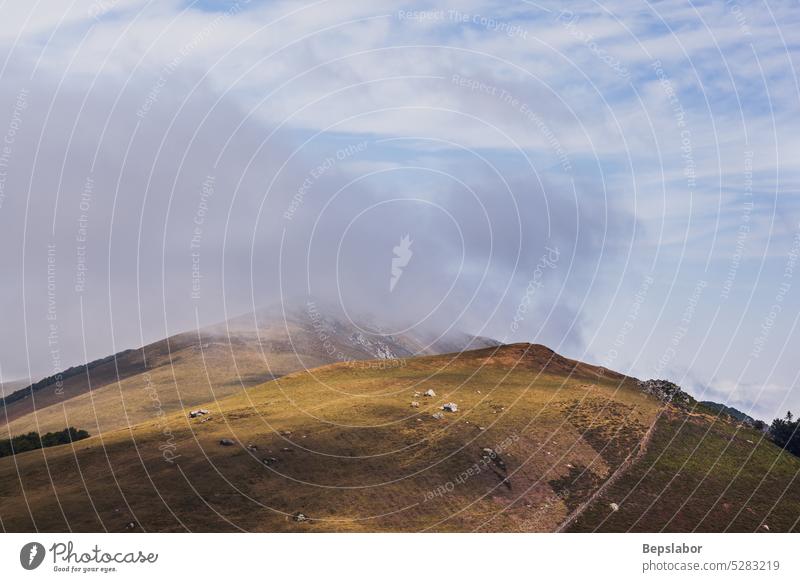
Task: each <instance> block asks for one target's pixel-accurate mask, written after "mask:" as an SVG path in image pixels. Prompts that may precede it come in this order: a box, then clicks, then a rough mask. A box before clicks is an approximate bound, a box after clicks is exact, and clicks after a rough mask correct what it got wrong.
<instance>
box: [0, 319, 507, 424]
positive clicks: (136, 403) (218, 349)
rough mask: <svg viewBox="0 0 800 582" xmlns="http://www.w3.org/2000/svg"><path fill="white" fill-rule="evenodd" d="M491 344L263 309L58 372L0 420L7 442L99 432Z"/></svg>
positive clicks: (3, 410)
mask: <svg viewBox="0 0 800 582" xmlns="http://www.w3.org/2000/svg"><path fill="white" fill-rule="evenodd" d="M493 343H496V342H493V340H488V339H486V338H474V337H472V336H467V335H465V334H455V333H454V334H452V336H449V337H447V338H439V339H438V340H437V341H435V342H434V341H433V340H425V341H424V340H423V339H421V338H419V337H415V336H410V335H400V336H380V335H370V334H366V333H364V332H361V331H360V330H359V329H358V328H356V327H355V326H354V325H353V324H352V323H350V322H347V321H342V320H340V319H337V318H336V317H334V316H331V315H330V314H328V313H327V312H324V311H323V310H322V309H321V308H318V307H316V306H312V307H309V308H308V309H307V310H297V309H295V310H294V311H292V312H291V313H283V312H275V311H274V310H272V311H265V312H259V313H257V314H254V315H246V316H240V317H236V318H234V319H232V320H230V321H228V322H226V323H222V324H218V325H214V326H210V327H207V328H203V329H202V330H200V332H199V333H198V332H195V333H183V334H178V335H175V336H172V337H170V338H167V339H165V340H162V341H159V342H155V343H152V344H149V345H147V346H145V347H143V348H141V349H137V350H126V351H124V352H120V353H119V354H117V355H116V356H109V357H106V358H103V359H101V360H97V361H95V362H92V363H90V364H88V365H86V366H77V367H74V368H70V369H69V370H65V371H64V372H63V373H62V375H61V377H60V378H56V377H52V378H48V379H45V380H42V381H39V382H37V383H36V384H34V385H33V386H32V387H30V388H28V389H27V390H22V391H18V392H16V393H14V394H12V395H10V396H8V397H7V398H5V399H4V402H3V405H2V406H0V422H2V423H4V424H7V428H6V429H5V430H4V431H3V432H4V434H6V435H9V436H11V435H17V434H23V433H27V432H30V431H37V432H47V431H54V430H60V429H63V428H64V427H65V426H77V427H80V428H83V429H85V430H88V431H89V432H90V433H92V434H101V433H106V432H109V431H113V430H116V429H120V428H124V427H127V426H130V425H133V424H138V423H140V422H145V421H147V420H152V419H154V418H157V417H160V416H161V415H162V414H166V413H172V412H175V411H179V410H184V409H188V408H192V407H196V406H197V405H199V404H201V403H204V402H210V401H213V400H216V399H219V398H225V397H226V396H229V395H231V394H234V393H236V392H238V391H239V390H241V389H242V388H243V387H249V386H254V385H257V384H260V383H262V382H264V381H266V380H270V379H272V378H276V377H280V376H283V375H285V374H288V373H291V372H295V371H298V370H303V369H309V368H316V367H318V366H322V365H325V364H330V363H332V362H339V361H348V360H365V359H372V358H376V357H396V358H404V357H408V356H411V355H413V354H414V353H417V352H419V353H432V352H436V353H440V352H439V351H438V350H441V349H453V350H461V349H464V348H465V347H466V346H469V345H480V346H484V345H492V344H493ZM57 381H58V382H59V383H58V384H57Z"/></svg>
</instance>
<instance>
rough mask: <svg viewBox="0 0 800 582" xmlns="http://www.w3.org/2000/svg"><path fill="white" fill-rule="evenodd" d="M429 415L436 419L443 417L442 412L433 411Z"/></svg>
mask: <svg viewBox="0 0 800 582" xmlns="http://www.w3.org/2000/svg"><path fill="white" fill-rule="evenodd" d="M431 416H433V418H435V419H436V420H441V419H443V418H444V414H442V413H441V412H434V413H433V414H432V415H431Z"/></svg>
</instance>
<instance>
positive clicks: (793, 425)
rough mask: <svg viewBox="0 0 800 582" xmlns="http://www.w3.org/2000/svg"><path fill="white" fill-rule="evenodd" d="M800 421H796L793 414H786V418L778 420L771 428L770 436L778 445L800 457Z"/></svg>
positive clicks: (773, 422) (774, 421)
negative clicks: (799, 427) (799, 431)
mask: <svg viewBox="0 0 800 582" xmlns="http://www.w3.org/2000/svg"><path fill="white" fill-rule="evenodd" d="M798 424H800V421H797V420H794V416H793V415H792V412H791V411H789V412H787V413H786V416H785V417H784V418H776V419H775V420H773V421H772V425H771V426H770V427H769V436H770V439H772V442H774V443H775V444H776V445H778V446H779V447H781V448H784V449H786V450H787V451H789V452H790V453H792V454H794V455H797V456H799V457H800V433H798V430H797V429H798Z"/></svg>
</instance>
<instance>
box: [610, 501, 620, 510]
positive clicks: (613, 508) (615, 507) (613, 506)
mask: <svg viewBox="0 0 800 582" xmlns="http://www.w3.org/2000/svg"><path fill="white" fill-rule="evenodd" d="M610 507H611V511H619V505H617V504H616V503H612V504H611V505H610Z"/></svg>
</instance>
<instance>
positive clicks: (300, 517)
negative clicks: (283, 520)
mask: <svg viewBox="0 0 800 582" xmlns="http://www.w3.org/2000/svg"><path fill="white" fill-rule="evenodd" d="M292 519H294V520H295V521H308V517H306V515H305V514H304V513H300V512H299V511H298V512H297V513H295V514H294V515H293V516H292Z"/></svg>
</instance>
